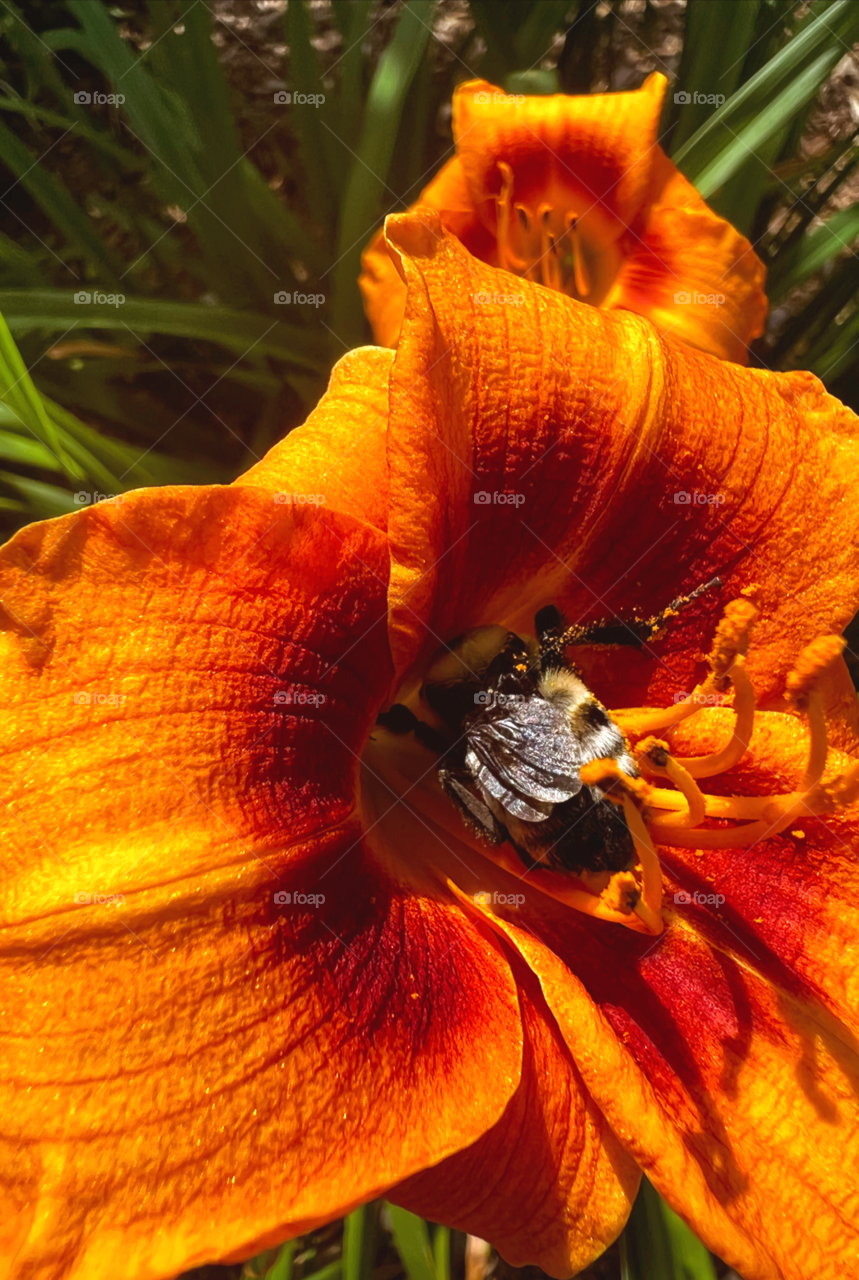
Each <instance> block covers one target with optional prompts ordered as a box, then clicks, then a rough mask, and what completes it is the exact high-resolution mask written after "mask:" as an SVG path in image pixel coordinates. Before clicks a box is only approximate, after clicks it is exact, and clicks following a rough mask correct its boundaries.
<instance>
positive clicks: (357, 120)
mask: <svg viewBox="0 0 859 1280" xmlns="http://www.w3.org/2000/svg"><path fill="white" fill-rule="evenodd" d="M333 4H334V14H335V17H336V19H337V25H338V26H339V28H340V34H341V37H342V39H343V54H342V55H341V58H340V84H339V86H338V91H337V102H338V105H339V108H340V111H339V121H338V124H337V126H336V132H337V135H338V137H339V138H340V141H341V142H342V143H344V145H345V146H347V147H349V148H350V149H351V150H354V148H355V144H356V142H357V140H358V132H359V130H360V128H361V113H362V110H363V104H364V51H363V48H362V45H363V43H364V37H365V35H366V34H367V28H368V26H369V23H370V10H371V8H372V0H333Z"/></svg>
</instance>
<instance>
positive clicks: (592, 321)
mask: <svg viewBox="0 0 859 1280" xmlns="http://www.w3.org/2000/svg"><path fill="white" fill-rule="evenodd" d="M386 226H387V236H388V241H389V243H390V244H391V245H392V247H393V248H394V250H395V251H396V252H397V260H398V264H399V268H400V270H401V272H402V274H403V276H404V278H405V279H406V281H407V283H408V286H409V298H408V304H407V308H406V319H405V323H404V327H403V334H402V338H401V340H400V345H399V348H398V350H397V355H396V358H395V361H394V368H393V374H392V378H391V431H390V437H389V458H390V468H391V518H390V524H389V528H390V540H391V551H392V557H393V567H392V577H391V592H392V634H393V644H394V647H395V658H396V662H397V665H398V669H399V670H400V671H406V670H407V669H408V668H409V667H410V665H411V664H412V663H414V662H416V661H424V660H425V659H426V655H427V654H428V653H429V652H430V651H431V650H432V649H433V647H435V646H437V644H438V643H439V640H438V637H442V639H449V638H450V637H452V636H455V635H457V634H459V633H460V632H461V631H462V630H463V629H465V628H466V627H469V626H475V625H480V624H483V623H497V622H504V623H506V624H507V625H509V626H512V627H514V629H515V627H517V626H519V627H523V628H525V629H526V630H527V629H530V627H531V625H532V618H533V613H534V611H535V610H536V609H537V608H539V607H541V606H542V605H544V604H546V603H549V602H551V601H556V602H557V603H558V604H559V605H561V606H562V607H563V608H564V609H565V610H566V612H567V614H568V615H569V617H570V620H571V621H578V620H580V619H583V618H596V617H600V616H605V615H606V614H611V613H613V612H618V613H620V614H621V616H623V615H624V614H625V615H626V616H629V615H631V614H638V615H639V616H642V617H647V616H650V615H651V614H653V613H656V612H657V611H658V610H660V609H661V608H664V606H665V605H666V604H667V603H668V602H669V601H670V600H671V599H672V598H673V597H674V596H676V595H679V594H680V593H681V592H683V591H688V590H690V589H693V588H695V587H697V586H700V585H701V584H703V583H704V582H707V581H708V580H709V579H710V578H712V577H713V576H714V575H717V574H718V575H719V576H720V577H721V579H722V583H723V587H724V598H725V599H729V598H731V596H735V595H737V594H739V593H740V592H742V591H743V590H751V591H754V592H755V593H756V594H755V598H756V600H757V602H758V604H759V606H760V608H761V612H762V614H763V618H764V625H762V627H761V628H760V629H759V632H758V633H757V634H756V644H755V649H754V652H753V653H752V654H751V655H750V662H749V668H750V672H751V674H752V678H753V680H754V682H755V685H756V688H757V690H758V694H759V697H760V698H761V699H763V698H766V697H769V696H780V695H781V693H782V692H783V680H784V676H785V675H786V674H787V671H788V670H789V669H790V665H791V663H792V661H793V658H794V656H795V655H796V653H798V652H799V650H800V649H801V648H802V646H803V645H804V644H806V643H808V641H809V640H811V639H812V638H813V637H814V636H815V635H817V634H819V633H820V632H821V631H822V630H827V629H832V630H834V631H840V630H841V629H842V628H843V627H844V626H845V625H846V623H847V621H848V620H849V618H850V617H852V615H853V613H854V612H855V610H856V608H857V605H859V557H857V555H856V550H855V548H856V545H857V540H859V507H857V505H856V503H855V502H854V501H853V498H852V495H853V493H854V491H855V488H856V485H857V482H859V419H857V418H856V416H855V415H854V414H853V413H851V412H850V410H848V409H846V408H845V407H844V406H843V405H842V404H840V403H839V402H838V401H837V400H835V399H834V398H833V397H831V396H828V395H827V394H826V392H825V391H824V389H823V387H822V386H821V384H820V383H819V382H818V381H817V379H815V378H814V377H812V375H811V374H772V373H767V372H762V371H759V370H745V369H740V368H738V367H737V366H736V365H729V364H726V363H724V362H722V361H719V360H716V359H714V358H713V357H711V356H707V355H704V354H702V353H699V352H695V351H692V350H690V349H689V348H687V347H685V346H683V345H681V344H675V343H672V342H671V341H670V339H664V338H660V337H659V336H658V335H657V334H655V333H654V331H653V329H652V327H651V326H650V325H649V324H648V323H647V321H645V320H642V319H641V318H640V317H638V316H634V315H632V314H631V313H628V312H613V313H608V312H604V311H598V310H596V309H595V308H592V307H586V306H583V305H582V304H579V303H576V302H575V301H573V300H572V299H569V298H566V297H564V296H563V295H561V294H559V293H556V292H552V291H550V290H546V289H542V288H540V287H539V286H536V285H530V284H528V283H527V282H525V281H521V282H519V285H518V288H519V290H520V293H521V294H522V297H523V302H522V304H521V305H510V304H506V303H504V302H501V303H494V302H489V303H485V302H482V301H475V297H476V296H478V297H479V296H483V297H486V296H487V295H488V296H489V297H490V298H491V297H492V296H493V295H497V294H502V295H504V296H505V297H506V294H507V285H506V283H505V280H506V278H507V277H505V275H504V273H502V272H500V271H497V270H495V269H493V268H491V267H488V266H486V265H485V264H483V263H481V262H478V261H477V260H476V259H475V258H473V257H472V256H471V255H470V254H468V253H467V251H466V250H465V249H464V248H463V246H462V245H461V244H460V243H459V241H458V240H457V239H456V238H455V237H453V236H451V235H449V234H447V233H446V232H445V230H444V228H443V227H442V225H441V223H440V222H439V221H437V220H435V221H434V220H433V218H432V217H431V215H430V214H428V213H422V214H421V215H420V217H417V216H415V215H410V214H403V215H399V216H397V217H391V218H389V219H388V222H387V224H386ZM714 424H717V426H718V429H714ZM696 493H697V494H699V495H703V496H704V498H705V501H704V502H703V504H701V503H698V502H696V501H694V495H695V494H696ZM499 496H500V498H501V501H499V500H498V499H499ZM678 498H679V500H678ZM707 498H709V499H710V500H709V501H707V500H706V499H707ZM687 499H688V501H687ZM810 564H811V565H814V571H813V574H812V576H811V579H810V580H809V572H808V566H809V565H810ZM719 607H720V606H719V600H718V593H713V595H712V596H710V597H709V598H708V597H707V596H705V597H703V598H702V600H701V601H699V602H697V603H696V606H695V607H694V608H693V609H691V610H690V611H688V613H687V614H684V615H683V616H682V617H681V618H680V619H679V620H678V621H677V624H676V626H674V627H673V628H672V629H671V631H670V632H669V635H668V637H667V639H666V640H665V641H664V642H662V647H661V649H657V650H651V652H650V654H648V655H638V654H630V655H629V658H628V660H625V662H624V664H623V665H624V667H625V672H624V676H623V679H624V684H625V689H626V694H627V696H625V697H624V698H623V699H622V700H620V699H617V698H607V699H606V701H607V702H608V704H609V705H612V706H617V705H619V703H620V704H621V705H635V704H641V703H644V702H651V703H653V704H658V703H660V702H662V703H665V702H670V701H671V700H672V697H673V695H674V694H675V693H676V692H678V691H681V690H688V689H691V688H692V687H693V686H694V683H695V672H696V670H697V669H699V668H696V662H695V656H694V655H695V654H696V653H697V652H698V651H699V650H700V647H701V644H702V640H701V632H702V618H705V619H711V621H712V622H715V620H716V616H717V613H718V610H719ZM703 625H704V626H706V625H707V624H706V623H704V624H703ZM656 653H658V654H659V658H658V660H657V659H656V657H655V654H656ZM633 693H634V694H635V696H631V695H632V694H633Z"/></svg>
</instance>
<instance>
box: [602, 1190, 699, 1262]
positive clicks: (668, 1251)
mask: <svg viewBox="0 0 859 1280" xmlns="http://www.w3.org/2000/svg"><path fill="white" fill-rule="evenodd" d="M620 1264H621V1265H620V1272H621V1277H622V1280H717V1278H716V1269H715V1267H714V1266H713V1262H712V1259H711V1257H710V1254H709V1253H708V1251H707V1249H706V1248H705V1247H704V1245H702V1244H701V1242H700V1241H699V1240H698V1239H697V1238H696V1237H695V1236H694V1235H693V1234H692V1232H691V1231H690V1230H689V1228H688V1227H687V1226H686V1225H685V1223H684V1222H682V1220H681V1219H680V1218H678V1217H677V1215H676V1214H675V1213H673V1212H672V1211H671V1209H669V1207H668V1205H667V1204H666V1203H665V1201H664V1200H663V1199H662V1198H661V1197H660V1196H659V1194H658V1193H657V1192H656V1191H655V1190H654V1188H653V1187H652V1186H651V1185H650V1183H649V1182H648V1181H647V1179H646V1178H642V1180H641V1189H640V1191H639V1193H638V1196H637V1197H636V1201H635V1204H634V1205H633V1207H632V1213H631V1214H630V1215H629V1221H628V1222H627V1224H626V1228H625V1230H624V1232H623V1235H622V1236H621V1237H620Z"/></svg>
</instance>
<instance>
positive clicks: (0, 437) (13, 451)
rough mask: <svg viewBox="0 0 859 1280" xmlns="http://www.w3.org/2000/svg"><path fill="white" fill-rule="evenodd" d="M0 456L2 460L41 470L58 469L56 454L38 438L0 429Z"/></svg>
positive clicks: (59, 468)
mask: <svg viewBox="0 0 859 1280" xmlns="http://www.w3.org/2000/svg"><path fill="white" fill-rule="evenodd" d="M0 458H2V459H3V460H4V462H17V463H20V464H21V465H22V466H25V467H38V468H39V469H40V470H42V471H60V470H61V467H60V466H59V464H58V462H57V459H56V456H55V455H54V454H53V453H51V451H50V449H47V448H45V446H44V445H43V444H42V443H41V442H40V441H38V440H32V439H28V438H27V437H26V436H21V435H13V434H12V433H11V432H9V431H0Z"/></svg>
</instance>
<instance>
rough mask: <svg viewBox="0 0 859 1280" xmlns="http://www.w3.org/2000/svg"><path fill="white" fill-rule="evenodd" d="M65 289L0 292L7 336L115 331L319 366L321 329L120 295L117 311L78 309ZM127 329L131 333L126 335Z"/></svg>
mask: <svg viewBox="0 0 859 1280" xmlns="http://www.w3.org/2000/svg"><path fill="white" fill-rule="evenodd" d="M74 299H75V295H74V294H73V293H71V292H69V291H67V290H60V289H43V290H38V291H37V290H24V289H21V290H19V289H0V312H2V313H3V315H5V317H6V320H7V322H8V325H9V328H10V330H11V331H12V332H13V333H16V334H22V333H30V332H32V331H33V330H36V329H43V330H45V331H47V332H57V331H59V330H61V329H62V330H65V329H68V328H69V327H71V326H72V325H75V324H76V325H77V327H78V328H80V329H114V330H119V331H120V332H121V333H122V334H123V337H124V339H126V340H128V339H131V338H134V337H135V336H137V337H140V336H143V335H148V334H150V333H162V334H172V335H173V336H175V337H181V338H198V339H204V340H206V341H207V342H215V343H217V344H218V345H219V346H221V347H226V348H227V349H228V350H231V351H238V352H239V353H240V354H242V355H245V354H247V353H249V352H251V351H252V352H253V353H254V354H255V355H266V356H273V357H275V358H276V359H279V360H284V361H287V362H289V363H291V364H297V365H300V366H301V367H302V368H304V369H313V370H315V369H322V368H324V367H325V360H324V353H323V352H322V351H320V333H321V332H324V331H322V330H321V326H318V325H317V326H314V328H310V327H305V328H301V327H299V326H298V325H297V324H286V323H284V322H283V321H282V320H272V319H270V318H269V317H268V316H260V315H255V314H254V313H253V312H252V311H234V310H232V309H231V308H229V307H208V306H205V305H203V304H202V303H198V302H162V301H161V300H160V299H157V298H135V297H133V296H126V300H125V302H124V303H122V304H120V305H119V306H113V305H107V306H105V305H95V304H92V303H89V304H80V303H76V302H75V300H74ZM129 330H130V331H131V332H129Z"/></svg>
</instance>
